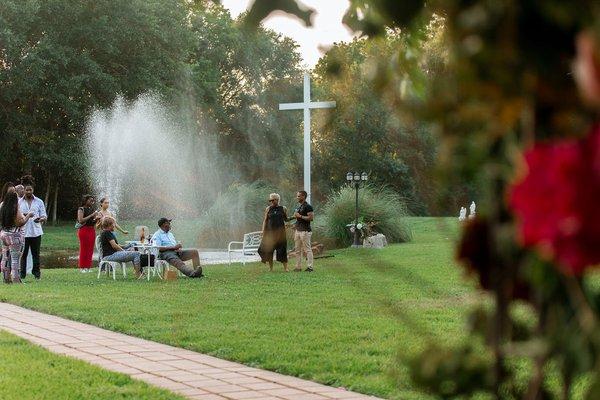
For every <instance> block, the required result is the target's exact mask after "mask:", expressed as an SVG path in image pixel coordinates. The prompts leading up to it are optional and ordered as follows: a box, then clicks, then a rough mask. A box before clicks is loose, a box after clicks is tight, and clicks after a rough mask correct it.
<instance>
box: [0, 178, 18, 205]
mask: <svg viewBox="0 0 600 400" xmlns="http://www.w3.org/2000/svg"><path fill="white" fill-rule="evenodd" d="M14 191H15V185H14V183H12V182H6V183H5V184H4V186H2V190H0V207H1V206H2V202H3V201H4V198H5V197H6V195H7V194H8V193H10V192H14Z"/></svg>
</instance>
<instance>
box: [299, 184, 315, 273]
mask: <svg viewBox="0 0 600 400" xmlns="http://www.w3.org/2000/svg"><path fill="white" fill-rule="evenodd" d="M306 196H307V194H306V192H305V191H304V190H300V191H299V192H298V193H296V199H298V207H296V210H295V212H294V217H296V232H295V233H294V244H295V251H296V253H297V254H298V256H297V258H296V268H295V269H294V271H302V252H303V251H304V252H305V253H306V264H307V265H306V269H305V271H306V272H312V271H313V252H312V247H311V244H310V237H311V235H312V231H311V229H310V221H312V220H313V219H314V218H315V213H314V212H313V208H312V206H311V205H310V204H308V203H307V202H306Z"/></svg>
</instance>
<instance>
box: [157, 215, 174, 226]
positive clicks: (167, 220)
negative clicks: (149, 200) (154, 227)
mask: <svg viewBox="0 0 600 400" xmlns="http://www.w3.org/2000/svg"><path fill="white" fill-rule="evenodd" d="M171 221H172V219H168V218H165V217H162V218H161V219H159V220H158V226H159V227H161V226H162V225H163V224H164V223H165V222H171Z"/></svg>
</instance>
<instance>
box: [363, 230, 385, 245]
mask: <svg viewBox="0 0 600 400" xmlns="http://www.w3.org/2000/svg"><path fill="white" fill-rule="evenodd" d="M385 246H387V239H386V238H385V235H383V234H381V233H378V234H377V235H373V236H368V237H366V238H365V240H364V241H363V247H365V248H372V249H383V248H384V247H385Z"/></svg>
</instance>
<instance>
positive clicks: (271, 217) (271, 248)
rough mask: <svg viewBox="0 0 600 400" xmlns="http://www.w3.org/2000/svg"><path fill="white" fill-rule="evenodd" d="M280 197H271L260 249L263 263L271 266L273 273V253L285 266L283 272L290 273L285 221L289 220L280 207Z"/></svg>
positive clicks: (283, 208) (273, 195)
mask: <svg viewBox="0 0 600 400" xmlns="http://www.w3.org/2000/svg"><path fill="white" fill-rule="evenodd" d="M279 200H280V197H279V195H278V194H277V193H271V194H270V195H269V204H270V205H269V206H268V207H267V209H266V210H265V218H264V220H263V225H262V231H263V238H262V242H261V243H260V246H259V248H258V254H259V255H260V259H261V262H263V263H268V264H269V270H271V271H273V253H274V252H276V254H277V255H276V260H277V261H279V262H280V263H282V264H283V270H284V271H285V272H288V266H287V262H288V258H287V239H286V236H285V221H287V220H288V217H287V210H286V208H285V207H283V206H280V205H279Z"/></svg>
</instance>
